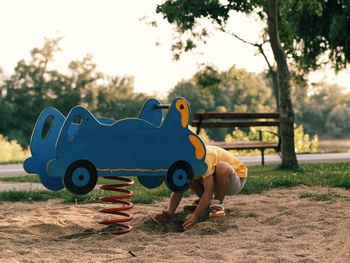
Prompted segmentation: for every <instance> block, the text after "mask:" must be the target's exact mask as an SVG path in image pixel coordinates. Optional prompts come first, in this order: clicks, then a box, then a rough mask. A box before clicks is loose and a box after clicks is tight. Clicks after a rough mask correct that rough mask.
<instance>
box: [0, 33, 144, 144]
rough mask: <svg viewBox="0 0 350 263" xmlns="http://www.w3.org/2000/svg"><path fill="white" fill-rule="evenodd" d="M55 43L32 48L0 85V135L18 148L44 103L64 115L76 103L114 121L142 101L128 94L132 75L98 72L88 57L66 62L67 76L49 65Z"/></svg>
mask: <svg viewBox="0 0 350 263" xmlns="http://www.w3.org/2000/svg"><path fill="white" fill-rule="evenodd" d="M59 41H60V39H51V40H46V42H45V43H44V45H43V47H42V48H34V49H33V50H32V51H31V57H30V60H29V61H25V60H20V61H19V62H18V63H17V66H16V68H15V71H14V73H13V74H12V75H11V76H10V77H9V78H7V79H6V78H5V81H4V83H2V84H1V85H0V116H1V122H0V134H4V135H6V137H8V138H9V139H11V140H17V141H18V142H19V143H20V144H21V145H22V146H27V145H28V144H29V139H30V135H31V133H32V130H33V126H34V123H35V121H36V119H37V117H38V116H39V114H40V112H41V111H42V110H43V109H44V108H45V107H47V106H53V107H55V108H57V109H58V110H60V111H61V112H62V113H63V114H65V115H67V114H68V112H69V111H70V109H71V108H72V107H74V106H76V105H78V104H81V105H83V106H86V107H89V109H90V110H91V111H93V113H94V114H96V115H97V116H99V117H101V116H103V117H114V118H117V119H120V118H124V117H133V116H137V113H138V111H139V110H140V108H141V106H142V104H143V102H144V100H145V96H144V95H143V94H135V93H134V92H133V78H131V77H110V76H108V75H106V74H103V73H101V72H98V71H97V70H96V64H95V63H94V62H93V61H92V57H91V56H90V55H87V56H85V57H84V58H83V59H81V60H76V61H72V62H71V63H70V64H69V68H68V69H69V70H68V74H62V73H61V72H58V71H57V70H54V69H52V66H53V63H52V62H53V61H54V55H55V53H56V52H58V51H59V50H60V48H59ZM97 80H98V81H97Z"/></svg>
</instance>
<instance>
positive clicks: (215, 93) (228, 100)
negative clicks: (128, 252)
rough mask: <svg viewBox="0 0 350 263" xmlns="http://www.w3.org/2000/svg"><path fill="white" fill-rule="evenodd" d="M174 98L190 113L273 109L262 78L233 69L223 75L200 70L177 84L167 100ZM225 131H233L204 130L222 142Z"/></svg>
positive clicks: (217, 72) (205, 68) (265, 110)
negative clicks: (188, 107) (181, 99)
mask: <svg viewBox="0 0 350 263" xmlns="http://www.w3.org/2000/svg"><path fill="white" fill-rule="evenodd" d="M177 96H182V97H185V98H186V99H187V100H188V101H189V102H190V105H191V109H192V112H199V111H219V112H225V111H234V112H247V111H248V112H270V111H272V110H273V109H274V103H273V98H272V95H271V90H270V89H269V88H268V87H267V85H266V81H265V79H264V76H262V75H258V74H255V73H250V72H247V71H246V70H244V69H239V68H236V67H232V68H230V69H229V70H227V71H222V72H220V71H219V70H218V69H216V68H215V67H213V66H206V67H203V68H201V69H199V70H198V71H197V72H196V73H195V74H194V76H193V77H192V78H191V79H189V80H187V81H185V82H181V83H179V84H178V85H176V86H175V88H174V89H173V90H172V91H171V92H170V93H169V95H168V100H169V101H171V100H172V99H173V98H175V97H177ZM228 132H232V129H226V128H220V129H212V130H211V129H209V130H208V131H207V133H208V135H209V137H210V138H211V139H213V140H223V139H224V138H225V136H226V134H227V133H228Z"/></svg>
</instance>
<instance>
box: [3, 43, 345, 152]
mask: <svg viewBox="0 0 350 263" xmlns="http://www.w3.org/2000/svg"><path fill="white" fill-rule="evenodd" d="M57 51H59V39H54V40H47V41H46V42H45V45H44V46H43V47H42V48H35V49H33V50H32V51H31V58H30V60H29V61H25V60H21V61H19V62H18V63H17V66H16V67H15V69H14V73H13V74H12V75H11V76H3V74H1V71H0V116H1V121H0V134H3V135H5V136H6V137H8V138H9V139H11V140H17V141H18V142H19V143H20V144H21V145H22V146H27V145H28V144H29V140H30V135H31V132H32V129H33V126H34V124H35V121H36V119H37V117H38V116H39V114H40V112H41V111H42V109H43V108H44V107H47V106H53V107H56V108H57V109H59V110H60V111H61V112H62V113H63V114H67V113H68V112H69V110H70V109H71V108H72V107H74V106H75V105H83V106H86V107H88V108H89V109H90V110H91V111H92V112H93V113H94V114H95V115H96V116H97V117H103V116H105V117H112V118H115V119H121V118H125V117H135V116H137V114H138V112H139V111H140V109H141V107H142V105H143V103H144V102H145V100H146V99H147V97H148V96H147V95H146V94H142V93H135V92H134V82H133V77H130V76H123V77H111V76H108V75H106V74H104V73H101V72H98V71H97V70H96V65H95V64H94V63H93V61H92V57H91V56H89V55H87V56H86V57H84V58H83V59H82V60H79V61H72V62H70V63H69V65H68V71H67V73H66V74H63V73H61V72H59V71H57V70H56V69H54V68H53V61H54V55H55V53H56V52H57ZM293 86H294V87H293V91H294V94H293V97H294V108H295V112H296V121H297V123H299V124H303V126H304V128H305V132H307V133H310V134H316V133H317V134H319V135H320V136H328V137H339V136H346V135H350V93H349V92H348V93H346V92H345V91H344V90H343V89H341V88H340V87H339V86H334V85H333V86H329V85H321V84H319V85H314V86H312V87H311V88H310V87H307V85H306V83H305V82H303V81H300V78H295V81H294V84H293ZM176 96H183V97H185V98H186V99H187V100H188V101H189V102H190V104H191V109H192V112H196V111H214V110H215V111H235V112H273V111H275V109H276V105H275V102H274V99H273V96H272V91H271V87H270V83H269V80H268V78H267V77H266V76H265V75H264V74H255V73H250V72H247V71H245V70H242V69H237V68H235V67H232V68H231V69H230V70H228V71H224V72H219V71H218V70H217V69H215V68H214V67H210V66H205V67H203V68H200V69H199V70H198V72H197V73H196V74H195V75H194V76H193V77H192V78H191V79H189V80H186V81H182V82H180V83H179V84H178V85H177V86H176V87H174V89H173V90H172V91H171V92H170V93H169V95H168V101H171V100H172V99H173V98H174V97H176ZM209 135H211V136H213V137H217V136H223V134H209Z"/></svg>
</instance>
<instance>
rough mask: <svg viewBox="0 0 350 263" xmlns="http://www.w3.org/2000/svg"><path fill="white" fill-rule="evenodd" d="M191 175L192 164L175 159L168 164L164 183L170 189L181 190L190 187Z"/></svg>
mask: <svg viewBox="0 0 350 263" xmlns="http://www.w3.org/2000/svg"><path fill="white" fill-rule="evenodd" d="M193 177H194V174H193V169H192V166H191V165H190V164H188V163H187V162H185V161H177V162H175V163H174V164H173V165H172V166H170V168H169V170H168V173H167V175H166V177H165V183H166V185H167V186H168V188H169V189H170V190H171V191H173V192H182V191H185V190H187V189H188V188H189V187H190V185H191V182H192V180H193Z"/></svg>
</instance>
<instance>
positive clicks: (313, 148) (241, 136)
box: [200, 125, 318, 155]
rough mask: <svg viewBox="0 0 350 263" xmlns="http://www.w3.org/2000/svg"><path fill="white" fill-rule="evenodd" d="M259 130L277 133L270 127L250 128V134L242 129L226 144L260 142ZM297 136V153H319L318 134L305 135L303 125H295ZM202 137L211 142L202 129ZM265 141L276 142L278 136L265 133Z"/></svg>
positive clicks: (233, 133)
mask: <svg viewBox="0 0 350 263" xmlns="http://www.w3.org/2000/svg"><path fill="white" fill-rule="evenodd" d="M259 130H263V131H264V130H265V131H272V132H274V133H277V128H270V127H250V129H249V131H248V132H244V131H243V130H240V129H237V128H236V129H235V130H234V131H233V132H232V133H230V134H227V135H226V137H225V141H226V142H235V141H252V140H259ZM294 136H295V151H296V152H297V153H314V152H317V147H318V136H317V134H316V135H314V136H313V137H311V136H310V135H309V134H306V133H304V128H303V126H302V125H299V126H297V125H295V129H294ZM200 137H201V138H202V139H203V141H204V142H209V141H210V139H209V137H208V136H207V134H206V132H205V131H204V130H203V129H202V130H201V134H200ZM263 140H264V141H276V142H277V137H276V135H274V134H272V133H270V132H263ZM232 152H233V153H234V154H235V155H238V154H259V153H260V151H259V150H240V151H232ZM273 152H274V150H273V149H268V150H266V153H273Z"/></svg>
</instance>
